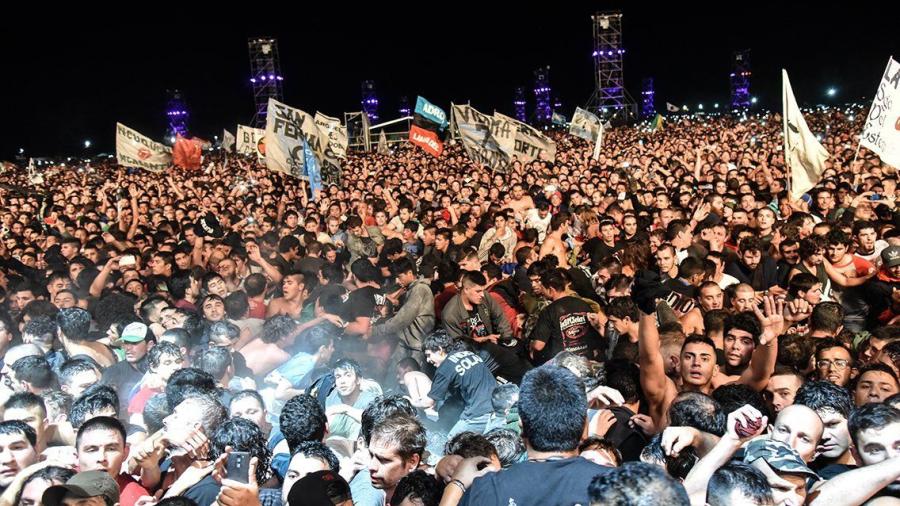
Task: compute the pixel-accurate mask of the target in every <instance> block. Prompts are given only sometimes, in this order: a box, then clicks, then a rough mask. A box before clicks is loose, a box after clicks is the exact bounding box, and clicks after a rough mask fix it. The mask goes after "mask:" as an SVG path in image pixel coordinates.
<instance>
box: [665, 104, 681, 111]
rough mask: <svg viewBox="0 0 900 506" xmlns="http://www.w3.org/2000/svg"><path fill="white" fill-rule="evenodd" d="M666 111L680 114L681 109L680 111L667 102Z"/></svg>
mask: <svg viewBox="0 0 900 506" xmlns="http://www.w3.org/2000/svg"><path fill="white" fill-rule="evenodd" d="M666 110H667V111H669V112H678V111H680V110H681V109H679V108H678V106H677V105H675V104H670V103H669V102H666Z"/></svg>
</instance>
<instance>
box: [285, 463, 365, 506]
mask: <svg viewBox="0 0 900 506" xmlns="http://www.w3.org/2000/svg"><path fill="white" fill-rule="evenodd" d="M350 500H352V498H351V496H350V485H349V484H348V483H347V480H345V479H344V478H342V477H341V476H340V475H339V474H337V473H335V472H334V471H316V472H314V473H310V474H307V475H306V476H304V477H303V478H300V479H299V480H297V482H296V483H294V485H293V486H292V487H291V491H290V492H289V493H288V504H289V505H290V506H335V505H336V504H341V503H342V502H346V501H350Z"/></svg>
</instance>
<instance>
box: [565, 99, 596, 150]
mask: <svg viewBox="0 0 900 506" xmlns="http://www.w3.org/2000/svg"><path fill="white" fill-rule="evenodd" d="M569 133H570V134H571V135H574V136H575V137H581V138H582V139H584V140H586V141H592V142H594V141H596V140H597V137H598V136H599V135H600V118H598V117H597V116H595V115H594V114H593V113H592V112H590V111H586V110H584V109H582V108H581V107H576V108H575V114H573V115H572V122H571V123H569Z"/></svg>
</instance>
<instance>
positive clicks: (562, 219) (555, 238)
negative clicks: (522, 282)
mask: <svg viewBox="0 0 900 506" xmlns="http://www.w3.org/2000/svg"><path fill="white" fill-rule="evenodd" d="M568 223H569V215H568V214H567V213H559V214H556V215H554V216H553V219H551V220H550V228H549V230H547V237H546V238H545V240H544V244H542V245H541V258H544V257H545V256H549V255H553V256H555V257H556V258H557V260H559V267H561V268H563V269H566V268H568V267H569V259H568V250H567V249H566V243H565V242H563V239H562V236H563V234H564V233H566V232H567V231H568V228H569V227H568V226H567V225H568Z"/></svg>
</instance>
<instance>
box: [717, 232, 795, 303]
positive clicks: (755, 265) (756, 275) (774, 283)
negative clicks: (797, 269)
mask: <svg viewBox="0 0 900 506" xmlns="http://www.w3.org/2000/svg"><path fill="white" fill-rule="evenodd" d="M763 249H764V247H763V244H762V243H761V242H760V240H759V239H758V238H756V237H753V236H750V237H745V238H744V239H742V240H741V243H740V247H739V253H740V258H739V260H738V261H736V262H731V263H729V264H728V265H727V266H726V267H725V272H726V273H727V274H730V275H732V276H734V277H735V278H737V279H738V281H740V282H741V283H747V284H748V285H750V286H752V287H753V289H754V290H755V291H757V292H765V291H767V290H772V291H775V292H780V291H782V290H781V289H780V288H779V287H778V272H777V266H776V264H775V260H774V259H772V257H770V256H768V255H766V254H764V252H763Z"/></svg>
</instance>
